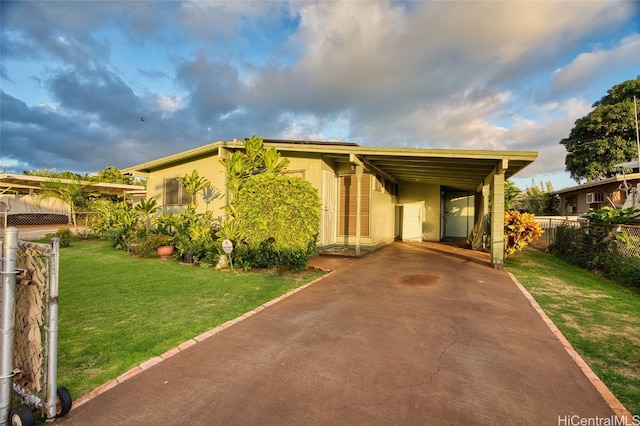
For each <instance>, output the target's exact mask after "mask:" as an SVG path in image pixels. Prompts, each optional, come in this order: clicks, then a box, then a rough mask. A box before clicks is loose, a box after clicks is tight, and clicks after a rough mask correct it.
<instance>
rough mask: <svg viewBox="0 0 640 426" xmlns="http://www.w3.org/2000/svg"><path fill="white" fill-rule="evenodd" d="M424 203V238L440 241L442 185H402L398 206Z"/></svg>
mask: <svg viewBox="0 0 640 426" xmlns="http://www.w3.org/2000/svg"><path fill="white" fill-rule="evenodd" d="M417 202H424V207H423V211H422V217H423V221H422V238H423V239H424V240H425V241H439V240H440V210H441V207H440V185H425V184H418V183H404V184H401V185H400V196H399V198H398V204H404V203H417Z"/></svg>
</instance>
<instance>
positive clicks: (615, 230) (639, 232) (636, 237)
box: [533, 217, 640, 256]
mask: <svg viewBox="0 0 640 426" xmlns="http://www.w3.org/2000/svg"><path fill="white" fill-rule="evenodd" d="M536 223H537V224H538V225H540V227H541V228H542V229H543V230H544V234H542V237H541V238H540V239H539V240H538V241H536V242H534V244H533V245H534V247H536V248H539V249H546V248H547V247H549V246H550V245H551V244H553V243H554V242H555V240H556V230H557V229H558V227H560V226H572V227H576V228H584V227H587V226H588V222H587V221H586V220H584V219H580V218H578V217H573V218H565V217H536ZM597 226H598V227H602V228H605V229H606V230H607V231H608V232H607V233H608V234H609V235H611V236H612V237H614V238H615V239H616V243H617V245H618V250H619V252H620V254H622V255H624V256H640V226H638V225H606V224H598V225H597Z"/></svg>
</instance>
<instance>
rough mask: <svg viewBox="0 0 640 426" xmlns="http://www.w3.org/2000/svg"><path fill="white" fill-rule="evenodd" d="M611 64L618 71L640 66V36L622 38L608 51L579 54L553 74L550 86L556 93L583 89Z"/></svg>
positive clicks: (600, 50)
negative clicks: (614, 65)
mask: <svg viewBox="0 0 640 426" xmlns="http://www.w3.org/2000/svg"><path fill="white" fill-rule="evenodd" d="M613 63H615V64H616V68H618V69H619V68H627V67H629V68H631V67H637V66H638V64H640V34H633V35H630V36H628V37H625V38H623V39H622V40H621V41H620V43H619V44H618V45H617V46H615V47H613V48H612V49H609V50H606V49H602V48H596V49H595V50H593V51H591V52H585V53H581V54H580V55H578V56H577V57H576V58H575V59H574V60H573V61H571V63H569V64H568V65H566V66H564V67H562V68H558V69H557V70H555V71H554V72H553V76H552V77H553V78H552V80H551V85H552V87H553V89H554V91H557V92H565V91H568V90H575V89H576V88H580V87H584V86H586V85H588V84H589V83H590V82H592V81H593V80H594V79H597V78H599V77H600V76H601V75H603V74H606V73H607V71H608V70H609V69H610V67H611V64H613ZM636 72H639V73H640V70H638V69H636ZM603 96H604V94H603Z"/></svg>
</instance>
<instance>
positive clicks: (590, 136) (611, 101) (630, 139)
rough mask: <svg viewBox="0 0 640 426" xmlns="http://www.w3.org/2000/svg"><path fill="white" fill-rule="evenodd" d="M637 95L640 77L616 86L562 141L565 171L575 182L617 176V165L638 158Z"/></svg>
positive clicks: (639, 91) (639, 88)
mask: <svg viewBox="0 0 640 426" xmlns="http://www.w3.org/2000/svg"><path fill="white" fill-rule="evenodd" d="M634 95H635V96H636V97H637V98H640V76H638V77H637V78H636V79H635V80H628V81H625V82H624V83H621V84H618V85H616V86H613V88H611V89H610V90H609V91H608V92H607V95H606V96H604V97H603V98H602V99H600V100H599V101H598V102H596V103H595V104H593V108H594V109H593V111H591V112H590V113H589V114H587V115H586V116H584V117H582V118H579V119H578V120H577V121H576V122H575V126H574V128H573V129H571V132H570V134H569V137H567V138H565V139H562V140H561V141H560V143H561V144H562V145H564V146H565V148H566V150H567V156H566V157H565V169H566V170H567V171H568V172H569V173H570V174H571V178H572V179H574V180H575V181H576V182H578V183H580V182H581V181H582V180H583V179H584V180H586V181H587V182H591V181H595V180H599V179H602V178H606V177H612V176H615V175H616V174H618V173H619V172H620V169H619V168H617V167H615V165H616V164H620V163H624V162H627V161H630V160H632V159H634V158H637V157H638V147H637V144H636V130H635V118H634V106H633V96H634Z"/></svg>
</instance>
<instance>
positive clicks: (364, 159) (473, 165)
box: [122, 139, 538, 191]
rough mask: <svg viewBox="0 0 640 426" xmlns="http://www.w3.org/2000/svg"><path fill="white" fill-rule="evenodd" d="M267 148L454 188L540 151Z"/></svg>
mask: <svg viewBox="0 0 640 426" xmlns="http://www.w3.org/2000/svg"><path fill="white" fill-rule="evenodd" d="M264 142H265V146H266V147H274V148H276V149H277V150H278V151H279V152H281V153H282V154H283V155H284V156H286V155H287V153H293V152H295V153H305V152H306V153H317V154H320V155H321V156H322V157H323V158H325V159H327V160H331V161H333V162H334V163H348V164H360V165H362V166H363V167H364V168H365V169H366V170H368V171H369V172H371V173H375V174H380V175H382V176H384V177H385V178H387V179H389V180H391V181H393V182H396V183H422V184H436V185H441V186H444V187H448V188H452V189H460V190H468V191H473V190H477V189H478V187H479V186H481V185H487V184H489V183H490V182H488V179H490V178H491V177H492V176H493V174H494V173H500V172H504V173H505V178H506V179H508V178H510V177H511V176H513V175H514V174H516V173H518V172H519V171H520V170H522V169H524V168H525V167H526V166H528V165H529V164H531V163H532V162H533V161H535V159H536V158H537V156H538V153H537V152H535V151H498V150H459V149H425V148H379V147H365V146H359V145H357V144H354V143H348V142H310V141H283V140H273V139H265V141H264ZM243 148H244V145H243V143H242V142H241V141H238V140H234V141H229V142H223V141H219V142H214V143H211V144H208V145H204V146H201V147H197V148H194V149H191V150H187V151H183V152H180V153H177V154H174V155H170V156H167V157H163V158H159V159H156V160H152V161H148V162H146V163H142V164H139V165H136V166H132V167H128V168H126V169H123V170H122V171H123V172H125V173H131V174H135V175H138V176H144V175H147V174H148V173H149V172H151V171H153V170H157V169H161V168H164V167H168V166H171V165H174V164H179V163H184V162H188V161H190V160H192V159H196V158H200V157H203V156H207V155H212V154H217V153H218V152H219V150H220V149H227V150H236V149H243Z"/></svg>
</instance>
